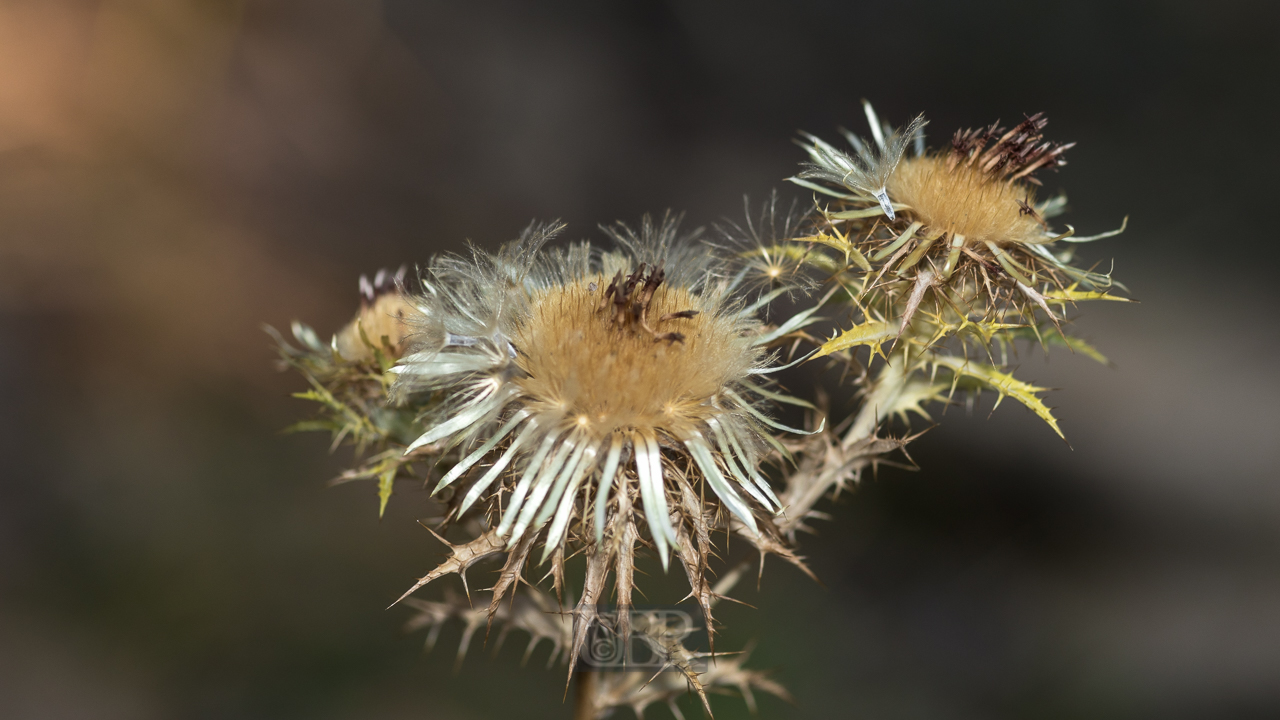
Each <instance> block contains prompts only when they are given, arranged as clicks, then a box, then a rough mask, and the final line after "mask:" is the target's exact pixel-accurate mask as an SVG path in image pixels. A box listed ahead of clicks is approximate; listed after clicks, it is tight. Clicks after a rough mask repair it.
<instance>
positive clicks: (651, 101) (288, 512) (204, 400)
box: [0, 0, 1280, 719]
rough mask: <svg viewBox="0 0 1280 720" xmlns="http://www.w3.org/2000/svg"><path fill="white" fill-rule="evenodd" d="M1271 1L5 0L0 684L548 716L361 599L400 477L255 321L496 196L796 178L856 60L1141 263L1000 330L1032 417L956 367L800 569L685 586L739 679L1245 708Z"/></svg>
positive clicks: (709, 186) (404, 532)
mask: <svg viewBox="0 0 1280 720" xmlns="http://www.w3.org/2000/svg"><path fill="white" fill-rule="evenodd" d="M1277 7H1278V6H1276V5H1274V4H1266V3H1253V2H1237V1H1235V0H1224V1H1221V2H1214V3H1198V2H1166V3H1160V2H1105V3H1082V2H1047V3H1026V2H1003V3H995V4H990V5H984V6H978V5H968V4H963V6H962V4H959V3H947V2H941V1H939V0H935V1H931V2H925V1H921V2H910V1H904V2H881V3H875V4H871V3H835V2H820V1H819V0H800V1H797V2H789V3H748V2H739V3H723V4H720V3H707V2H668V3H634V2H633V3H587V2H581V3H553V2H548V3H536V4H535V3H527V4H526V3H517V2H499V3H465V4H464V3H449V2H432V1H428V0H384V1H383V2H376V1H367V2H362V1H357V0H333V1H322V0H294V1H293V2H265V1H264V2H253V1H248V0H244V1H241V2H216V1H214V0H204V1H196V0H103V1H101V2H92V1H88V0H83V1H81V0H30V1H26V2H24V1H22V0H0V453H2V456H3V458H4V459H5V472H4V477H3V480H0V717H4V718H24V719H25V718H335V719H336V718H492V717H547V718H552V717H567V715H568V708H567V706H563V705H561V704H560V696H561V690H562V684H561V683H562V682H563V676H562V674H561V671H558V670H557V671H554V672H546V671H543V670H541V669H539V668H529V669H525V670H523V671H522V670H519V669H518V668H517V667H516V665H517V663H516V662H515V660H514V659H513V658H512V657H509V656H510V655H512V654H513V653H510V652H506V651H504V653H503V657H501V658H499V659H498V660H491V659H489V658H487V657H486V655H485V653H483V652H481V651H480V650H479V648H478V647H476V648H473V649H472V654H471V657H469V658H468V661H467V664H466V666H465V667H464V668H463V671H462V672H461V673H460V674H459V675H457V676H456V677H455V676H454V675H452V674H451V672H450V663H451V658H450V654H451V652H450V650H451V644H452V640H451V639H450V638H451V637H456V633H455V635H453V636H450V635H448V634H446V637H445V639H444V640H442V643H443V644H444V646H445V647H443V648H442V649H441V650H437V651H436V652H435V653H434V654H432V655H429V656H425V657H424V656H422V655H421V651H420V638H418V637H411V636H405V635H403V634H401V632H400V626H401V624H402V623H403V621H404V620H405V618H406V614H405V613H404V611H402V610H391V611H386V612H384V610H383V608H384V607H385V606H386V605H387V603H388V602H389V601H390V600H391V599H392V598H394V597H396V596H397V595H398V594H399V593H400V592H401V591H402V590H403V589H404V588H405V587H406V586H407V584H408V583H409V582H410V581H411V579H412V578H413V577H415V576H417V575H419V574H421V573H422V572H423V571H424V570H425V569H426V568H427V567H428V566H429V565H430V564H432V563H433V562H434V560H435V559H436V558H437V553H438V552H439V547H438V546H437V545H436V544H435V543H434V542H433V541H431V540H430V539H429V537H428V536H427V534H426V532H425V531H423V530H421V529H420V528H418V527H417V526H416V525H415V524H414V522H413V520H414V519H415V518H416V517H418V516H419V515H420V514H421V513H420V510H421V509H422V507H423V506H422V497H423V496H422V493H421V492H420V491H416V490H415V489H414V488H412V487H403V488H401V490H400V491H399V494H398V495H397V498H396V499H394V500H393V502H392V508H391V510H390V511H389V513H388V517H387V518H385V519H384V520H383V521H382V522H378V521H377V520H376V512H375V510H376V500H375V497H374V491H373V489H372V488H371V487H370V486H367V485H348V486H343V487H339V488H335V489H328V488H326V487H325V481H326V480H327V478H329V477H332V476H333V475H334V474H336V472H337V471H338V470H339V469H340V468H341V467H343V463H344V461H345V459H346V456H344V455H343V454H341V453H339V454H338V455H336V456H329V455H327V454H326V446H327V441H326V439H325V438H322V437H310V436H282V435H281V434H280V433H279V430H280V428H282V427H284V426H286V425H288V424H289V423H290V422H292V421H293V420H295V419H297V418H298V417H299V416H301V415H302V414H303V413H305V412H307V411H308V410H309V408H307V407H306V404H305V403H303V402H301V401H297V400H293V399H291V398H289V397H288V393H290V392H292V391H295V390H298V389H301V387H302V385H301V381H300V379H299V378H297V377H295V376H292V375H281V374H277V373H276V372H274V371H273V370H272V369H271V363H272V359H273V353H272V350H271V348H270V344H269V341H268V339H267V337H266V336H265V335H264V334H263V333H262V332H261V330H260V324H261V323H262V322H268V323H271V324H273V325H276V326H277V327H284V326H287V324H288V322H289V321H290V320H291V319H294V318H299V319H304V320H306V321H308V322H311V323H312V324H314V325H315V326H316V327H317V329H319V330H320V331H321V332H322V333H326V332H329V331H332V330H333V329H335V328H336V327H337V326H338V325H340V324H341V323H343V322H344V321H345V320H347V319H348V317H349V316H350V314H351V313H352V312H353V310H354V308H355V305H356V302H357V295H356V283H355V280H356V278H357V276H358V275H359V274H360V273H370V272H373V271H376V270H377V269H378V268H380V267H385V266H390V267H394V266H397V265H399V264H400V263H402V262H406V261H407V262H411V263H412V262H420V261H423V260H425V259H426V258H428V256H430V255H431V254H432V253H434V252H439V251H442V250H448V249H458V248H460V247H461V246H462V243H463V241H464V240H465V239H467V238H470V239H473V240H475V241H476V242H478V243H480V244H482V245H485V246H490V247H492V246H496V245H497V244H498V243H499V242H501V241H503V240H506V239H509V238H511V237H513V236H514V235H515V234H516V233H517V232H518V231H519V229H520V228H521V227H523V226H524V225H525V224H526V223H527V222H528V221H529V220H530V219H532V218H542V219H550V218H556V217H560V218H563V219H565V220H566V221H567V222H568V223H569V225H570V235H572V236H574V237H583V236H593V235H594V236H596V237H598V234H596V233H595V231H594V230H593V228H594V226H595V225H596V223H599V222H611V221H613V220H616V219H635V218H637V217H638V216H639V215H640V214H641V213H642V212H646V211H661V210H662V209H664V208H668V207H672V208H676V209H683V210H686V211H688V218H689V220H688V222H689V223H690V224H691V225H695V224H708V223H711V222H714V221H716V220H718V219H720V218H721V217H722V216H725V215H734V216H736V215H737V214H738V213H739V208H740V206H741V197H742V194H743V193H750V194H751V195H753V196H755V197H759V196H760V195H762V194H763V193H765V192H767V191H768V190H769V189H770V188H773V187H779V188H780V189H781V190H782V191H783V192H784V193H788V194H790V195H793V196H796V197H801V198H802V199H803V198H805V197H806V196H807V195H806V194H805V193H797V192H793V191H792V190H790V189H788V188H787V187H786V186H784V185H783V183H782V182H781V180H782V178H784V177H785V176H787V175H790V174H791V173H792V172H793V171H794V170H795V167H796V163H797V162H798V161H799V160H800V158H801V152H800V150H799V149H798V148H796V147H795V146H794V145H793V144H792V143H791V138H792V137H794V136H795V132H796V130H797V129H805V130H809V131H812V132H816V133H820V134H823V135H825V136H834V130H835V128H836V127H837V126H841V125H846V126H851V127H854V128H855V129H858V130H859V131H861V128H862V120H861V119H860V113H859V111H858V100H859V98H861V97H866V98H869V99H871V100H872V101H873V102H875V103H876V105H877V107H878V109H879V110H880V111H881V113H882V116H883V117H886V118H889V119H892V120H894V121H898V122H901V121H905V120H906V119H907V118H908V117H910V116H911V115H913V114H914V113H916V112H920V111H924V112H926V113H927V114H928V116H929V117H930V119H931V120H932V124H931V125H930V127H929V129H930V131H931V141H932V142H933V143H935V144H936V143H937V142H939V141H942V140H943V139H944V138H945V137H946V136H947V135H948V134H949V133H950V132H951V130H952V129H954V128H956V127H959V126H973V125H978V124H983V123H988V122H991V121H992V120H995V119H997V118H1003V119H1004V120H1006V121H1010V120H1016V119H1017V118H1019V117H1020V116H1021V113H1023V112H1036V111H1040V110H1043V111H1046V112H1047V113H1048V116H1049V117H1050V118H1051V121H1052V124H1051V125H1050V135H1051V137H1052V138H1054V139H1061V140H1076V141H1079V143H1080V144H1079V146H1078V147H1077V148H1075V149H1073V150H1072V151H1071V152H1070V153H1069V155H1068V158H1069V160H1070V165H1069V166H1068V167H1066V168H1064V169H1063V171H1062V172H1061V173H1060V174H1059V175H1057V176H1051V177H1049V178H1048V184H1049V185H1050V187H1054V186H1057V185H1058V184H1059V183H1061V186H1062V187H1064V188H1065V189H1067V190H1068V191H1069V193H1070V196H1071V199H1072V206H1073V211H1072V213H1071V214H1070V215H1069V216H1068V217H1067V218H1065V219H1066V221H1067V222H1070V223H1072V224H1073V225H1075V226H1076V227H1077V228H1079V229H1080V230H1081V232H1084V233H1093V232H1099V231H1102V230H1106V229H1110V228H1112V227H1115V226H1116V225H1117V224H1118V223H1119V221H1120V219H1121V218H1122V217H1123V216H1125V215H1126V214H1128V215H1130V216H1131V218H1132V219H1131V223H1130V229H1129V231H1128V232H1127V233H1126V234H1125V235H1123V236H1121V237H1119V238H1116V239H1114V240H1110V241H1106V242H1104V243H1099V244H1097V245H1093V246H1085V247H1084V248H1083V252H1084V255H1085V257H1088V258H1092V259H1096V260H1109V259H1110V258H1112V257H1114V258H1115V262H1116V264H1115V268H1116V276H1117V277H1119V278H1121V279H1122V280H1124V281H1125V282H1126V283H1127V284H1128V285H1129V287H1130V288H1131V289H1132V291H1133V294H1134V296H1136V297H1137V298H1139V299H1140V300H1141V301H1142V304H1141V305H1129V306H1120V305H1117V304H1108V305H1107V306H1105V307H1085V308H1083V310H1082V318H1081V320H1080V321H1079V325H1080V326H1081V327H1082V328H1083V329H1084V331H1085V334H1086V335H1087V336H1089V337H1090V338H1092V339H1093V340H1095V341H1096V343H1097V344H1098V345H1099V346H1100V347H1101V348H1102V350H1103V351H1104V352H1106V353H1107V354H1108V355H1109V356H1110V357H1111V358H1112V359H1113V360H1114V361H1115V363H1116V368H1114V369H1108V368H1103V367H1101V366H1097V365H1094V364H1093V363H1092V362H1091V361H1089V360H1087V359H1086V358H1083V357H1079V356H1071V355H1066V354H1058V355H1055V357H1054V358H1053V360H1052V362H1051V363H1048V364H1046V363H1044V362H1043V360H1042V358H1041V357H1040V355H1039V354H1038V353H1037V354H1032V355H1030V356H1028V357H1026V358H1025V359H1024V362H1023V367H1022V370H1021V372H1022V373H1023V375H1024V376H1025V377H1028V378H1030V379H1034V380H1037V381H1039V382H1040V383H1041V384H1045V385H1049V386H1053V387H1060V388H1064V389H1063V390H1062V391H1060V392H1056V393H1054V394H1053V395H1052V397H1051V398H1050V402H1051V404H1053V405H1056V406H1057V407H1058V412H1059V413H1060V416H1061V418H1062V424H1063V428H1064V429H1065V431H1066V432H1067V435H1068V438H1069V439H1070V441H1071V443H1072V445H1073V446H1074V448H1075V449H1074V451H1073V450H1070V449H1068V448H1067V447H1066V446H1065V445H1064V444H1063V443H1062V442H1060V441H1059V440H1057V439H1056V438H1055V437H1054V436H1053V435H1052V433H1051V432H1050V431H1049V430H1048V429H1047V428H1046V427H1045V426H1044V425H1043V424H1042V423H1040V422H1039V421H1038V420H1037V419H1035V418H1034V416H1032V415H1030V414H1029V413H1027V412H1026V411H1024V410H1023V409H1021V408H1019V407H1016V406H1015V405H1014V403H1013V402H1012V401H1010V402H1009V403H1007V404H1006V405H1005V406H1003V407H1001V408H1000V409H999V410H998V411H997V412H996V413H995V414H994V415H993V416H991V417H990V418H988V417H987V412H986V410H985V408H984V409H982V410H979V411H978V412H976V413H974V415H973V416H972V417H966V416H965V413H964V412H963V410H962V409H955V408H953V409H952V410H951V411H949V412H948V413H947V414H946V416H945V418H943V423H942V425H941V427H939V428H937V429H934V430H932V431H931V432H930V433H928V434H927V435H926V436H925V437H924V438H923V439H922V440H920V441H919V442H918V443H917V444H916V446H914V448H913V451H914V452H913V454H914V456H915V457H916V459H917V460H918V461H919V462H920V464H921V465H922V466H923V470H922V471H921V472H918V473H907V472H902V471H886V472H882V473H881V475H880V477H879V478H878V479H875V480H873V481H869V482H867V483H864V485H863V487H862V488H861V489H860V490H859V491H858V492H857V493H856V494H855V495H853V496H852V497H846V498H845V499H844V500H843V501H842V502H841V503H840V504H838V505H837V506H836V507H834V508H833V513H834V516H835V519H834V521H833V522H831V523H826V524H821V525H820V527H821V529H822V536H821V537H818V538H813V539H810V540H808V541H806V544H805V546H804V551H805V552H806V553H807V554H808V555H809V556H810V557H811V559H812V562H813V564H814V566H815V568H816V570H817V571H818V573H819V575H820V576H821V577H822V578H823V579H824V581H825V583H826V587H825V588H822V587H818V586H815V585H813V584H812V583H810V582H809V581H807V580H806V579H804V578H803V577H802V576H800V575H799V574H798V573H796V572H794V571H791V570H789V569H787V568H784V567H782V566H781V565H778V564H772V565H770V566H769V567H768V568H767V569H766V573H765V582H764V585H763V590H762V592H761V593H759V594H757V593H755V591H754V590H750V589H748V591H747V592H745V593H744V596H745V598H746V599H747V600H748V601H749V602H752V603H753V604H755V605H757V606H758V608H759V609H758V610H751V609H749V608H730V609H727V610H726V611H725V613H724V619H725V620H726V621H727V622H728V623H729V624H730V628H731V633H732V634H731V635H730V639H729V640H726V643H727V644H733V645H738V646H740V645H742V644H743V643H745V642H746V641H747V640H748V639H749V638H752V637H754V638H756V640H757V645H756V648H757V649H756V651H755V655H754V664H755V665H757V666H760V667H773V668H776V669H777V672H776V675H777V677H778V678H779V679H780V680H781V681H783V682H784V683H785V684H786V685H787V686H789V687H790V688H791V689H792V690H793V691H794V692H795V694H796V696H797V698H798V705H796V706H790V705H787V704H785V703H783V702H781V701H777V700H774V699H771V698H764V699H762V700H761V705H762V707H761V716H762V717H766V718H772V717H874V718H993V717H1008V718H1015V717H1018V718H1021V717H1048V718H1058V717H1061V718H1075V717H1089V718H1113V717H1114V718H1122V717H1123V718H1130V717H1138V718H1156V717H1159V718H1180V717H1205V716H1211V717H1250V716H1253V717H1264V716H1265V717H1275V716H1277V715H1280V483H1278V482H1277V477H1276V475H1277V473H1276V470H1275V467H1276V465H1277V461H1278V460H1280V454H1278V450H1277V446H1280V423H1278V422H1277V412H1278V408H1280V371H1278V369H1277V359H1276V358H1277V351H1278V350H1280V341H1278V338H1280V333H1277V330H1278V329H1280V328H1278V327H1277V325H1278V322H1277V319H1276V317H1277V316H1276V310H1277V291H1276V287H1275V281H1274V273H1275V271H1274V267H1273V265H1274V262H1275V255H1276V253H1275V250H1274V248H1275V242H1276V235H1275V233H1276V231H1275V230H1274V223H1273V222H1271V218H1270V217H1269V211H1270V209H1271V205H1272V203H1273V202H1274V198H1275V196H1276V190H1277V187H1276V182H1275V180H1274V175H1275V168H1276V167H1277V161H1278V160H1280V158H1278V157H1277V151H1276V147H1277V143H1276V142H1275V140H1274V138H1272V137H1271V135H1273V134H1274V127H1275V120H1276V97H1275V90H1274V86H1275V78H1276V77H1277V75H1278V71H1280V63H1278V60H1280V52H1278V51H1277V49H1276V44H1275V42H1274V37H1275V34H1276V31H1277V30H1278V29H1280V22H1278V21H1280V17H1278V13H1277V10H1276V8H1277ZM989 402H990V398H987V403H988V404H989ZM988 406H989V405H988ZM480 575H482V573H480V574H473V580H472V584H473V586H481V585H483V584H484V583H483V578H481V577H480ZM433 592H434V593H435V594H436V595H438V594H439V593H440V592H441V588H436V589H435V590H434V591H433ZM428 595H429V596H430V593H428ZM655 599H656V598H655ZM516 644H518V643H516ZM538 657H545V650H544V651H543V652H541V653H539V654H538ZM536 664H537V663H536V661H535V665H536ZM718 707H719V708H720V715H721V716H722V717H737V716H744V715H745V710H744V709H743V705H742V703H741V702H740V701H738V700H734V699H727V700H724V701H723V702H721V703H720V704H719V705H718ZM691 709H692V708H691ZM693 712H694V713H696V712H697V711H696V710H693ZM651 713H652V716H653V717H666V716H667V714H666V711H665V710H664V709H661V708H657V709H654V710H652V711H651ZM693 716H695V717H696V714H695V715H693Z"/></svg>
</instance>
